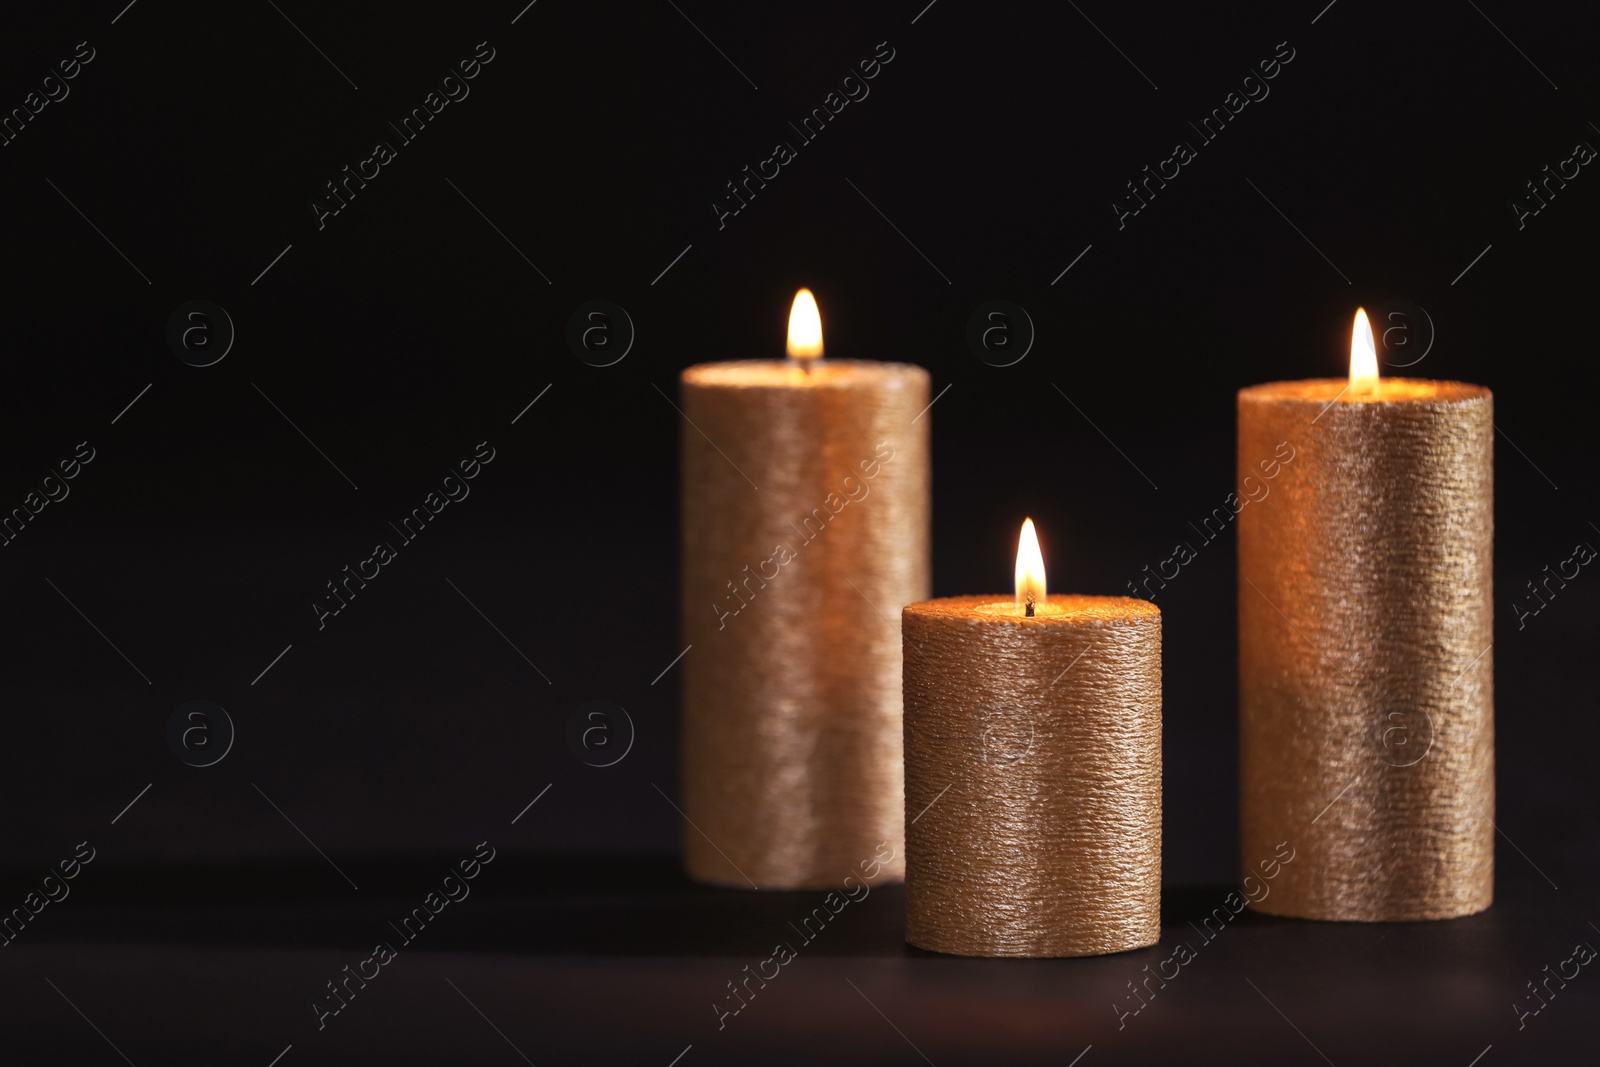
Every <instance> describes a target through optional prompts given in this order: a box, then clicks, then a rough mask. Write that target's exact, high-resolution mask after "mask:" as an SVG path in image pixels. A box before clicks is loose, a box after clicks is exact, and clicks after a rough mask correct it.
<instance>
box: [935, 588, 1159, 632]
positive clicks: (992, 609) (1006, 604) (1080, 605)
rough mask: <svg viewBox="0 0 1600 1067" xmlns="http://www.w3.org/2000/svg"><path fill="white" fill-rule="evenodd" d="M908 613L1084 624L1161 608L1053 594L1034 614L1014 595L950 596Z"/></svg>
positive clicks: (1153, 613) (1144, 615)
mask: <svg viewBox="0 0 1600 1067" xmlns="http://www.w3.org/2000/svg"><path fill="white" fill-rule="evenodd" d="M905 610H906V614H908V615H921V616H925V617H928V618H946V619H964V620H966V621H968V622H972V623H979V624H991V625H1007V624H1010V625H1020V626H1083V625H1090V626H1092V625H1096V624H1114V623H1119V622H1133V621H1136V620H1139V619H1148V618H1153V617H1158V616H1160V614H1161V609H1160V608H1158V607H1156V606H1155V605H1154V604H1152V603H1151V602H1150V601H1148V600H1140V599H1138V598H1136V597H1129V596H1078V595H1073V594H1070V593H1069V594H1061V593H1051V594H1050V598H1049V599H1048V600H1046V601H1045V602H1044V603H1043V604H1040V605H1038V606H1036V607H1035V608H1034V614H1033V615H1032V616H1031V617H1030V616H1028V615H1027V614H1025V613H1024V611H1023V608H1022V607H1021V606H1019V605H1018V604H1017V603H1016V598H1015V597H1014V596H998V595H997V596H950V597H940V598H938V599H937V600H924V601H922V602H921V603H917V604H908V605H906V609H905Z"/></svg>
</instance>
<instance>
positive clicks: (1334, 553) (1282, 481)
mask: <svg viewBox="0 0 1600 1067" xmlns="http://www.w3.org/2000/svg"><path fill="white" fill-rule="evenodd" d="M1371 345H1372V338H1371V332H1370V330H1369V329H1368V328H1367V325H1366V322H1365V315H1364V313H1358V322H1357V328H1356V330H1355V333H1354V335H1353V343H1352V348H1353V357H1354V358H1353V361H1352V368H1353V369H1352V376H1351V380H1350V381H1348V382H1347V381H1344V380H1341V379H1328V380H1314V381H1302V382H1279V383H1275V384H1271V385H1260V386H1255V387H1252V388H1249V389H1244V390H1241V391H1240V393H1239V453H1238V471H1239V480H1240V487H1239V495H1240V498H1241V500H1259V502H1256V503H1251V504H1249V505H1248V506H1244V505H1241V507H1242V510H1241V511H1240V513H1239V653H1240V655H1239V774H1240V823H1241V834H1240V844H1241V857H1240V858H1241V860H1242V861H1243V864H1244V870H1245V871H1246V873H1254V871H1253V870H1252V868H1253V866H1254V865H1255V864H1256V863H1257V862H1258V861H1262V860H1264V859H1266V858H1268V857H1271V856H1272V855H1273V852H1274V849H1275V848H1276V847H1277V846H1278V845H1279V844H1280V843H1281V842H1287V843H1288V845H1289V846H1291V847H1292V848H1293V849H1294V850H1295V856H1296V858H1295V861H1294V863H1292V864H1286V865H1285V866H1284V867H1283V869H1282V872H1281V873H1280V874H1279V876H1278V879H1277V881H1276V882H1275V883H1274V885H1273V888H1272V893H1271V895H1270V896H1268V897H1266V898H1265V899H1264V900H1262V901H1261V902H1260V903H1258V904H1256V905H1255V906H1256V907H1257V908H1258V909H1260V910H1262V911H1267V912H1271V913H1273V914H1277V915H1289V916H1297V917H1300V918H1307V919H1339V920H1360V921H1403V920H1415V919H1445V918H1452V917H1455V916H1460V915H1469V914H1472V913H1474V912H1478V911H1482V910H1483V909H1484V908H1487V907H1488V906H1489V904H1490V901H1491V899H1492V897H1493V891H1494V828H1493V823H1492V822H1491V819H1492V818H1493V815H1494V717H1493V716H1494V711H1493V653H1491V652H1490V650H1489V649H1490V645H1491V642H1492V641H1493V619H1492V612H1491V604H1490V593H1491V569H1490V564H1491V556H1492V551H1493V537H1494V514H1493V496H1494V468H1493V444H1494V428H1493V423H1492V421H1491V420H1492V418H1493V398H1492V396H1491V394H1490V393H1489V391H1488V390H1487V389H1484V388H1482V387H1481V386H1476V385H1467V384H1464V383H1460V382H1447V381H1440V382H1434V381H1421V380H1414V379H1394V380H1385V381H1382V382H1378V381H1377V380H1376V379H1377V370H1376V360H1375V359H1373V358H1372V357H1371V355H1370V353H1371ZM1362 364H1365V365H1366V368H1367V369H1366V372H1365V373H1362V372H1361V370H1360V367H1361V365H1362ZM1285 455H1288V456H1290V457H1291V458H1290V459H1289V461H1287V462H1281V461H1282V460H1283V458H1284V456H1285ZM1269 470H1270V473H1269ZM1267 478H1270V479H1271V482H1270V485H1271V491H1270V496H1267V497H1260V496H1258V495H1257V494H1258V493H1259V492H1260V488H1261V487H1262V486H1263V485H1265V484H1267V482H1266V481H1265V479H1267ZM1250 486H1254V490H1253V491H1250V490H1249V487H1250Z"/></svg>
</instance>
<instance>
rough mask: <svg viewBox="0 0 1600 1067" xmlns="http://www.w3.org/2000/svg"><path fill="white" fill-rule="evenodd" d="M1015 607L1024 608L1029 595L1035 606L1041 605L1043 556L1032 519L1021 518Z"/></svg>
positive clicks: (1042, 601) (1042, 602)
mask: <svg viewBox="0 0 1600 1067" xmlns="http://www.w3.org/2000/svg"><path fill="white" fill-rule="evenodd" d="M1016 574H1017V607H1019V608H1026V607H1027V605H1028V600H1029V598H1030V597H1031V598H1032V599H1033V603H1034V604H1035V605H1036V606H1042V605H1043V604H1044V600H1045V594H1044V557H1043V556H1042V555H1040V554H1039V535H1038V534H1037V533H1035V532H1034V529H1033V520H1032V519H1023V520H1022V536H1021V537H1020V538H1018V540H1017V572H1016Z"/></svg>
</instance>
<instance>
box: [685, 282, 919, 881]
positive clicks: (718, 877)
mask: <svg viewBox="0 0 1600 1067" xmlns="http://www.w3.org/2000/svg"><path fill="white" fill-rule="evenodd" d="M789 350H790V357H791V358H790V359H789V360H787V361H781V360H750V361H742V362H730V363H708V364H702V365H699V366H695V367H690V368H689V369H687V370H685V371H684V372H683V377H682V381H681V386H682V397H683V414H684V416H685V420H686V421H685V425H684V427H683V432H682V472H683V514H682V522H683V632H684V639H685V641H686V643H687V644H688V645H689V646H690V650H689V652H688V653H687V654H686V655H685V657H684V661H683V663H684V686H683V695H684V705H683V808H684V814H685V816H686V819H685V826H684V829H683V842H684V857H685V859H684V862H685V866H686V867H687V869H688V873H689V875H690V876H691V877H692V878H695V879H696V880H698V881H702V882H709V883H713V884H718V885H727V886H741V887H746V888H750V887H759V888H763V889H767V888H772V889H779V888H789V889H795V888H826V887H832V888H837V887H838V886H839V885H841V884H842V882H843V880H844V878H845V877H846V876H847V875H850V874H851V873H852V872H854V871H855V870H856V869H857V868H858V867H860V866H861V864H863V863H864V862H866V861H868V860H872V859H873V858H874V856H875V855H876V856H877V857H878V860H879V861H880V862H879V863H878V873H877V875H876V876H875V877H874V878H873V879H871V880H873V881H885V880H892V881H898V880H899V879H900V878H901V877H902V875H903V871H904V853H905V848H904V838H905V822H904V768H903V763H902V742H901V695H900V634H899V631H898V629H897V627H896V626H895V622H894V620H895V619H896V617H897V616H898V615H899V612H900V609H901V608H902V607H903V606H905V605H906V604H908V603H910V602H912V601H914V600H920V599H922V598H924V597H926V596H927V595H928V584H929V567H930V564H929V548H928V523H929V501H928V495H929V481H930V472H929V460H928V425H929V422H930V416H929V415H928V413H927V410H926V409H927V407H928V404H929V399H928V392H929V390H928V373H927V371H925V370H923V369H922V368H921V367H915V366H910V365H907V364H902V363H878V362H869V361H841V360H824V359H821V358H820V356H821V351H822V345H821V325H820V318H819V317H818V315H817V312H816V305H815V303H814V301H812V299H811V294H810V293H809V292H807V291H805V290H802V291H801V295H800V296H797V297H796V300H795V309H794V311H793V312H792V313H791V320H790V348H789ZM885 844H886V845H887V846H888V849H892V852H889V851H888V849H883V850H880V846H882V845H885ZM886 853H887V854H888V855H890V856H892V857H893V858H892V859H891V860H888V861H887V862H883V861H882V857H883V856H884V855H885V854H886Z"/></svg>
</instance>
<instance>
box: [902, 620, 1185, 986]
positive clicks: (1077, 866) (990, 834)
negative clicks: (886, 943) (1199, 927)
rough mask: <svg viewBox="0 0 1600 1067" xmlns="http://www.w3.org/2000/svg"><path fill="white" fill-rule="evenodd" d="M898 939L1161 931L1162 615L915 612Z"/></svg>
mask: <svg viewBox="0 0 1600 1067" xmlns="http://www.w3.org/2000/svg"><path fill="white" fill-rule="evenodd" d="M902 621H903V631H904V645H905V747H906V816H907V819H908V821H909V825H908V826H907V828H906V940H907V941H909V942H910V943H911V944H913V945H916V946H918V947H919V948H925V949H932V950H933V951H936V952H948V953H953V954H956V955H963V956H1088V955H1096V954H1100V953H1108V952H1121V951H1123V950H1126V949H1134V948H1140V947H1143V946H1145V945H1153V944H1155V943H1156V941H1157V940H1158V939H1159V938H1160V935H1161V615H1160V612H1159V611H1158V610H1157V609H1156V607H1155V605H1153V604H1151V603H1149V602H1148V601H1144V600H1136V599H1133V598H1130V597H1089V596H1051V597H1050V598H1049V599H1048V601H1046V602H1044V603H1041V604H1040V605H1039V606H1038V607H1037V609H1036V613H1035V615H1034V616H1033V617H1031V618H1029V617H1027V616H1026V615H1025V614H1024V611H1023V608H1022V607H1021V606H1019V605H1018V604H1016V603H1015V602H1014V599H1013V598H1012V597H1004V598H1001V597H986V596H964V597H950V598H948V599H941V600H930V601H927V602H925V603H921V604H912V605H910V606H909V607H907V608H906V609H905V613H904V615H903V616H902Z"/></svg>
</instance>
